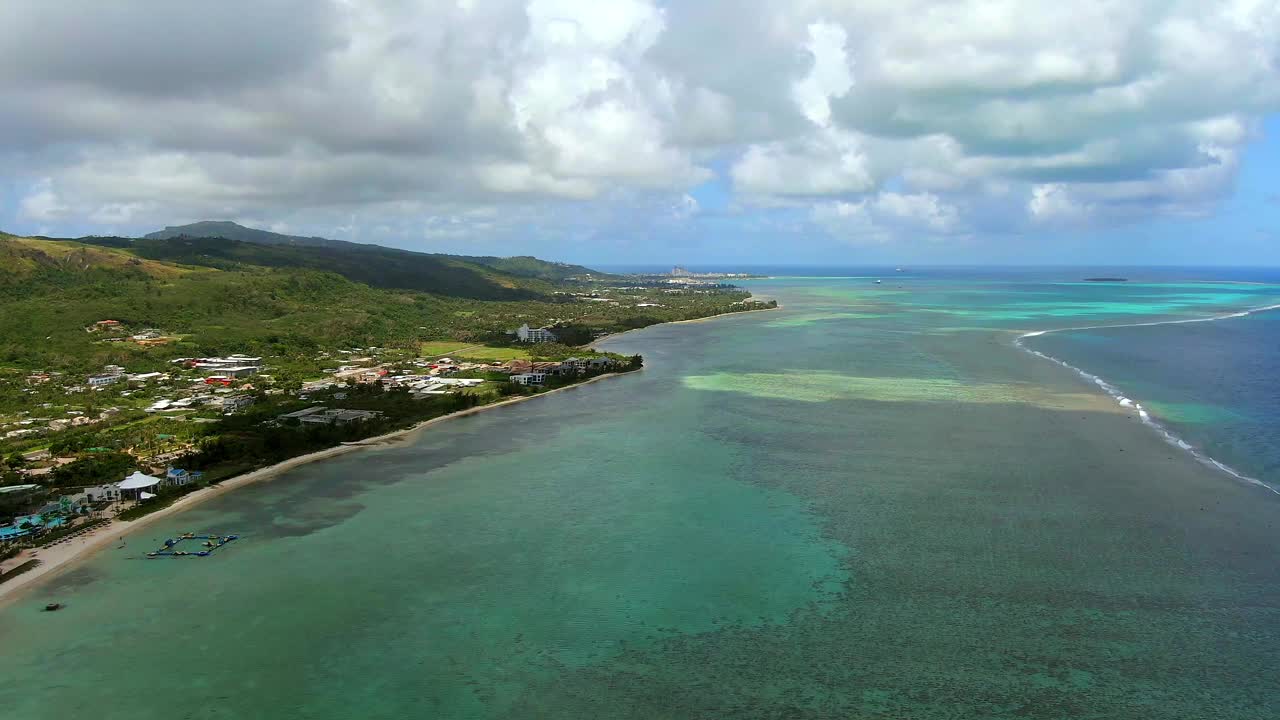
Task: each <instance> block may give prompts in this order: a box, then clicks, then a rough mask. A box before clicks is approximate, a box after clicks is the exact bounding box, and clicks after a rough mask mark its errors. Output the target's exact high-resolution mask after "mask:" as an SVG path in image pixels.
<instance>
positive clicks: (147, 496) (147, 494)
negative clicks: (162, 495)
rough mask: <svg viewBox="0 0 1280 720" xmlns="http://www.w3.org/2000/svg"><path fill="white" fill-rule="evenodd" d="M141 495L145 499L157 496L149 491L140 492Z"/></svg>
mask: <svg viewBox="0 0 1280 720" xmlns="http://www.w3.org/2000/svg"><path fill="white" fill-rule="evenodd" d="M139 496H140V497H141V498H142V499H143V500H150V499H151V498H153V497H155V495H152V494H151V493H149V492H144V493H139Z"/></svg>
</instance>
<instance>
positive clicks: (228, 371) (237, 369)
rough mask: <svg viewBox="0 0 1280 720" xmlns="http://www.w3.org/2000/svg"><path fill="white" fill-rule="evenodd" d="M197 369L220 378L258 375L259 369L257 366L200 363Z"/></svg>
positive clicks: (197, 364)
mask: <svg viewBox="0 0 1280 720" xmlns="http://www.w3.org/2000/svg"><path fill="white" fill-rule="evenodd" d="M196 367H197V368H199V369H201V370H204V371H206V372H209V373H210V374H211V375H217V376H220V377H232V378H238V377H249V376H250V375H257V374H258V367H257V366H256V365H222V364H217V363H204V362H199V363H196Z"/></svg>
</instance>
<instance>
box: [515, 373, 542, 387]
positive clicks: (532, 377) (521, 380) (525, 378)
mask: <svg viewBox="0 0 1280 720" xmlns="http://www.w3.org/2000/svg"><path fill="white" fill-rule="evenodd" d="M546 381H547V374H546V373H544V372H529V373H520V374H518V375H512V376H511V382H513V383H515V384H517V385H541V384H543V383H545V382H546Z"/></svg>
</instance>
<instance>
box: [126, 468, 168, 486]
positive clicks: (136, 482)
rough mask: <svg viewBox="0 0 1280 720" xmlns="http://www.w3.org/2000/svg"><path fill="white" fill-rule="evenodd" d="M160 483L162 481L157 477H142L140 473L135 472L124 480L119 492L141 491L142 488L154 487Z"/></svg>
mask: <svg viewBox="0 0 1280 720" xmlns="http://www.w3.org/2000/svg"><path fill="white" fill-rule="evenodd" d="M161 482H162V481H161V480H160V478H158V477H151V476H150V475H143V474H142V473H140V472H135V473H134V474H132V475H130V476H129V477H127V478H125V479H124V482H121V483H120V489H121V490H141V489H142V488H149V487H155V486H156V485H159V484H160V483H161Z"/></svg>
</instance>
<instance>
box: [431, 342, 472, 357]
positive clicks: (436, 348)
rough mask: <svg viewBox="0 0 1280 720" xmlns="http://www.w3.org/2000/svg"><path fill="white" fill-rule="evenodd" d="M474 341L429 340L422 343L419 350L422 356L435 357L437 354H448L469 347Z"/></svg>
mask: <svg viewBox="0 0 1280 720" xmlns="http://www.w3.org/2000/svg"><path fill="white" fill-rule="evenodd" d="M474 344H475V343H467V342H455V341H453V340H429V341H427V342H424V343H422V345H421V350H420V352H421V353H422V354H423V356H424V357H435V356H437V355H448V354H449V353H452V352H457V351H458V350H461V349H462V348H467V347H471V346H472V345H474Z"/></svg>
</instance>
